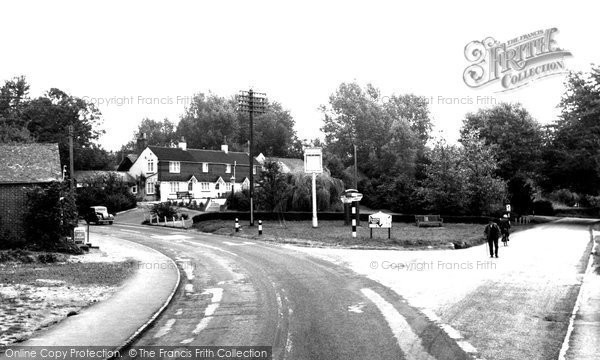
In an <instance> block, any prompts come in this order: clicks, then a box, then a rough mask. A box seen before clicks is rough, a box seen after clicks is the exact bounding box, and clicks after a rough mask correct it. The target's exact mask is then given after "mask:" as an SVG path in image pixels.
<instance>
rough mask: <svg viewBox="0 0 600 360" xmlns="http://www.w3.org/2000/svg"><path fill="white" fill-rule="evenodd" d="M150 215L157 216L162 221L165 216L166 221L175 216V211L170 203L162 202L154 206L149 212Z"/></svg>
mask: <svg viewBox="0 0 600 360" xmlns="http://www.w3.org/2000/svg"><path fill="white" fill-rule="evenodd" d="M150 213H151V214H152V215H154V216H158V217H159V218H160V219H163V218H164V217H165V216H166V217H167V219H172V218H173V217H174V216H177V211H176V210H175V209H174V208H173V205H171V203H170V202H164V203H159V204H156V205H154V206H153V207H152V210H150Z"/></svg>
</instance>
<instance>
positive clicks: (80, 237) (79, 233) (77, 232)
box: [73, 226, 87, 244]
mask: <svg viewBox="0 0 600 360" xmlns="http://www.w3.org/2000/svg"><path fill="white" fill-rule="evenodd" d="M73 232H74V234H73V235H74V240H75V244H85V243H86V242H87V241H86V238H85V228H84V227H82V226H79V227H76V228H75V229H73Z"/></svg>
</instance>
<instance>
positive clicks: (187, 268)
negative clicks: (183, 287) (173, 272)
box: [176, 258, 194, 280]
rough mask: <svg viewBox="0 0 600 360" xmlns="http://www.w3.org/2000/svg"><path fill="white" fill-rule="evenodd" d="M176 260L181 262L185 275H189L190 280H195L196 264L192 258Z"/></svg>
mask: <svg viewBox="0 0 600 360" xmlns="http://www.w3.org/2000/svg"><path fill="white" fill-rule="evenodd" d="M176 261H177V262H179V263H181V267H182V268H183V271H184V272H185V277H187V279H188V280H194V265H192V264H191V260H190V259H182V258H176Z"/></svg>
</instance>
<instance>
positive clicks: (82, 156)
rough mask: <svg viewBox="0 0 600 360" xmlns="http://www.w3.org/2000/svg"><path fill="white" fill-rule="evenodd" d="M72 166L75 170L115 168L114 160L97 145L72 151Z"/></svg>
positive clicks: (111, 155) (110, 154)
mask: <svg viewBox="0 0 600 360" xmlns="http://www.w3.org/2000/svg"><path fill="white" fill-rule="evenodd" d="M73 154H74V155H75V154H76V155H77V156H73V157H74V164H73V166H74V167H75V169H77V170H112V169H114V167H115V166H116V159H115V156H114V155H113V154H112V153H109V152H108V151H106V150H104V149H103V148H101V147H100V146H99V145H97V144H94V143H92V144H90V146H88V147H82V148H76V149H74V150H73Z"/></svg>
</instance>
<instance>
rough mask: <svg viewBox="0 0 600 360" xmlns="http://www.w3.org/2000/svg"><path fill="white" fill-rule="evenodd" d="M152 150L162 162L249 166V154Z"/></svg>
mask: <svg viewBox="0 0 600 360" xmlns="http://www.w3.org/2000/svg"><path fill="white" fill-rule="evenodd" d="M148 147H149V148H150V150H152V152H153V153H154V155H156V156H157V157H158V160H159V161H161V160H163V161H190V162H197V163H204V162H205V163H213V164H234V162H237V163H238V164H247V163H248V154H247V153H243V152H233V151H229V152H228V153H225V152H224V151H222V150H204V149H187V150H182V149H180V148H171V147H162V146H148Z"/></svg>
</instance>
